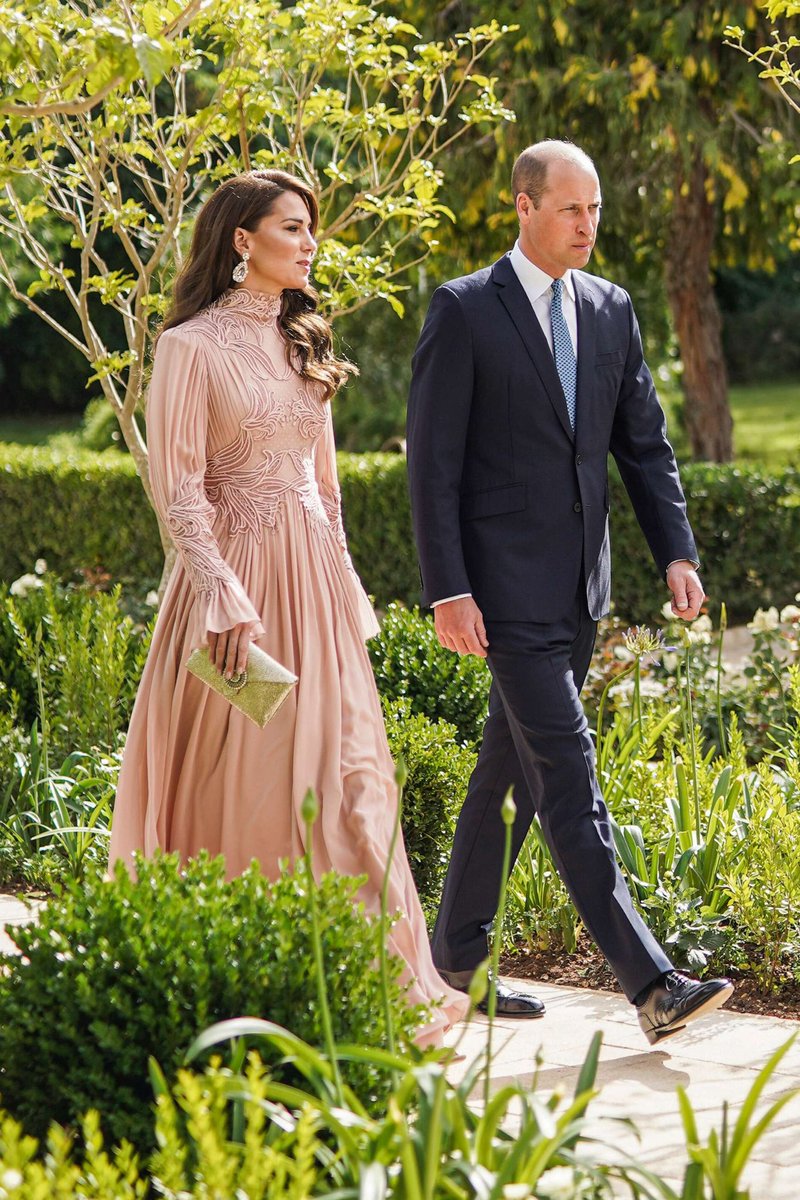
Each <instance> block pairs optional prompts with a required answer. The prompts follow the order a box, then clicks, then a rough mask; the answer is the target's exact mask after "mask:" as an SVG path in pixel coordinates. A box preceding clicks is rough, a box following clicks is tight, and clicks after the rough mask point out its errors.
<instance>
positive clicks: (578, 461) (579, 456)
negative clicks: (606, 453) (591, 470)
mask: <svg viewBox="0 0 800 1200" xmlns="http://www.w3.org/2000/svg"><path fill="white" fill-rule="evenodd" d="M582 462H583V455H582V454H576V455H575V466H576V467H579V466H580V465H581V463H582Z"/></svg>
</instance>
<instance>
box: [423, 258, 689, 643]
mask: <svg viewBox="0 0 800 1200" xmlns="http://www.w3.org/2000/svg"><path fill="white" fill-rule="evenodd" d="M573 279H574V282H575V292H576V301H577V318H578V382H577V416H576V428H575V432H574V433H573V431H572V429H571V427H570V422H569V417H568V415H567V405H566V401H565V399H564V392H563V389H562V387H561V383H560V381H559V378H558V373H557V371H556V367H555V362H554V360H553V355H552V353H551V351H550V347H549V345H548V343H547V339H546V337H545V335H544V333H543V332H542V328H541V326H540V324H539V321H538V319H537V317H536V314H535V313H534V311H533V309H532V307H531V304H530V302H529V300H528V298H527V296H526V294H525V292H524V290H523V288H522V285H521V283H520V282H519V279H518V278H517V275H516V273H515V271H514V268H513V267H512V265H511V262H510V260H509V258H508V256H505V257H503V258H501V259H500V260H499V262H496V263H495V264H494V266H492V267H487V268H485V269H484V270H481V271H476V272H475V274H473V275H467V276H464V277H463V278H461V279H454V280H452V281H451V282H449V283H446V284H444V285H443V286H442V287H440V288H438V289H437V291H436V292H435V293H434V296H433V298H432V300H431V305H430V308H429V310H428V315H427V318H426V320H425V325H424V327H423V329H422V333H421V335H420V339H419V342H418V344H417V348H416V351H415V353H414V360H413V375H412V382H411V395H410V399H409V408H408V471H409V487H410V493H411V507H412V514H413V519H414V531H415V535H416V540H417V547H418V552H419V559H420V573H421V576H422V586H423V600H424V603H426V604H431V603H432V602H433V601H435V600H441V599H444V598H446V597H448V596H455V595H458V594H460V593H464V592H471V593H472V594H473V596H474V597H475V600H476V602H477V604H478V606H479V608H480V609H481V611H482V612H483V615H484V617H485V618H486V619H488V620H494V621H535V622H548V621H555V620H558V619H559V618H560V617H562V616H563V615H564V614H565V612H566V611H568V608H569V606H570V605H571V604H572V603H573V602H574V599H575V597H576V595H577V590H578V588H579V587H580V586H581V580H583V581H584V584H585V587H586V598H587V602H588V606H589V612H590V614H591V616H592V617H593V618H594V619H595V620H596V619H598V618H599V617H601V616H602V615H603V614H604V613H605V612H607V611H608V604H609V595H610V584H611V561H610V547H609V540H608V455H609V453H611V454H613V455H614V458H615V459H616V462H617V465H618V467H619V470H620V474H621V476H622V479H623V482H624V484H625V487H626V488H627V491H628V494H629V496H630V498H631V501H632V503H633V507H634V510H635V512H636V516H637V518H638V520H639V524H640V525H641V527H642V530H643V532H644V534H645V537H646V538H647V541H648V543H649V546H650V549H651V551H652V554H653V557H654V559H655V561H656V564H657V566H658V569H659V571H661V572H662V573H663V572H665V571H666V568H667V566H668V564H669V563H670V562H672V561H673V560H675V559H684V558H687V559H696V558H697V549H696V547H695V543H694V538H693V537H692V531H691V529H690V527H689V523H688V521H687V518H686V503H685V500H684V496H683V491H682V489H681V484H680V479H679V477H678V468H677V465H676V463H675V456H674V453H673V450H672V447H671V446H670V444H669V442H668V441H667V436H666V426H665V422H664V414H663V411H662V409H661V405H660V404H659V402H658V397H657V396H656V391H655V387H654V385H653V380H652V377H651V375H650V372H649V370H648V368H647V365H646V363H645V361H644V357H643V354H642V343H641V337H640V335H639V329H638V325H637V322H636V317H635V315H634V312H633V306H632V304H631V300H630V297H629V296H628V295H627V293H626V292H624V291H623V290H622V289H621V288H619V287H616V286H615V285H614V284H612V283H609V282H607V281H606V280H604V279H599V278H597V277H596V276H593V275H589V274H587V273H586V272H583V271H575V272H573Z"/></svg>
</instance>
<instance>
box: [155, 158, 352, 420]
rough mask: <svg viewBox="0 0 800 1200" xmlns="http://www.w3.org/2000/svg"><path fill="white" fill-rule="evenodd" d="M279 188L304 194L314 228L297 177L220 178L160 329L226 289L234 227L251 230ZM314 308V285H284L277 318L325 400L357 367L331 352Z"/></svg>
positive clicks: (315, 209)
mask: <svg viewBox="0 0 800 1200" xmlns="http://www.w3.org/2000/svg"><path fill="white" fill-rule="evenodd" d="M284 192H295V193H296V194H297V195H298V196H299V197H300V198H301V199H302V200H303V202H304V203H305V206H306V208H307V209H308V214H309V216H310V217H311V232H312V233H316V230H317V224H318V222H319V206H318V204H317V198H316V196H315V195H314V193H313V191H312V190H311V188H310V187H309V186H308V184H307V183H305V182H304V181H303V180H302V179H297V178H296V177H295V176H294V175H289V174H288V173H287V172H286V171H278V170H269V171H266V170H265V171H248V172H247V173H246V174H245V175H236V176H235V177H234V178H233V179H226V180H225V182H224V183H223V184H220V186H219V187H218V188H217V190H216V191H215V192H214V193H213V195H211V196H210V197H209V199H208V200H207V201H206V202H205V204H204V205H203V207H202V208H201V209H200V212H199V213H198V214H197V219H196V221H195V225H194V232H193V234H192V244H191V247H190V249H189V257H188V258H187V260H186V263H185V264H184V266H183V268H182V270H181V271H180V273H179V274H178V276H177V277H176V279H175V283H174V285H173V289H172V304H171V307H170V309H169V311H168V313H167V315H166V317H165V318H164V323H163V325H162V327H161V329H162V331H163V330H165V329H174V327H175V326H176V325H182V324H183V322H184V321H188V320H189V318H190V317H193V316H195V315H196V314H197V313H199V312H201V311H202V310H203V309H204V308H208V306H209V305H210V304H213V302H214V301H215V300H217V299H218V298H219V297H220V296H221V295H222V294H223V292H226V291H228V289H229V288H230V287H231V286H232V281H231V276H232V274H233V268H234V267H235V266H236V264H237V262H238V261H239V255H238V254H237V253H236V251H235V250H234V247H233V235H234V231H235V230H236V229H238V228H242V229H246V230H247V231H248V232H250V233H253V232H255V230H256V228H257V227H258V224H259V222H260V221H261V219H262V217H265V216H266V215H267V214H268V213H269V212H271V211H272V208H273V206H274V204H275V201H276V200H277V199H278V197H279V196H280V195H282V194H283V193H284ZM316 308H317V293H316V292H315V291H314V289H313V288H311V287H306V288H285V289H284V291H283V296H282V304H281V312H280V317H279V318H278V321H279V324H280V327H281V329H282V330H283V332H284V334H285V336H286V338H287V340H288V341H289V343H290V344H291V345H292V346H293V347H294V349H295V351H296V353H297V360H298V366H299V371H300V374H301V375H302V376H303V377H304V378H305V379H314V380H316V381H317V382H319V383H322V384H323V385H324V388H325V399H326V400H330V398H331V396H333V394H334V393H335V392H336V391H337V390H338V388H340V387H341V385H342V384H343V383H344V381H345V379H346V378H347V376H348V375H351V374H355V373H357V368H356V367H355V366H354V365H353V364H352V363H349V362H347V361H346V360H344V359H340V358H337V357H336V355H335V354H334V351H333V337H332V334H331V327H330V325H329V324H328V322H327V321H326V320H325V318H324V317H322V316H320V314H319V313H318V312H317V311H316Z"/></svg>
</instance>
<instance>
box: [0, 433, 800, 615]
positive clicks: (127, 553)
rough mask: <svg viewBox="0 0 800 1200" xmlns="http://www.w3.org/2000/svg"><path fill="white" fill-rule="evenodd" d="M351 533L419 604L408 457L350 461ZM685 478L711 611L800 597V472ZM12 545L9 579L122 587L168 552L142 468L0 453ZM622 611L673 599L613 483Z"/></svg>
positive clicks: (382, 599) (741, 610)
mask: <svg viewBox="0 0 800 1200" xmlns="http://www.w3.org/2000/svg"><path fill="white" fill-rule="evenodd" d="M339 478H340V483H341V488H342V501H343V506H344V517H345V525H346V527H347V534H348V539H349V542H350V549H351V552H352V555H353V559H354V561H355V564H356V567H357V569H358V570H359V572H360V573H361V577H362V579H363V581H364V584H365V587H366V589H367V591H368V592H369V593H370V594H371V595H372V596H374V597H375V599H376V601H377V603H378V604H379V605H380V606H381V607H385V606H386V605H388V604H389V603H391V602H392V601H393V600H400V601H403V602H404V603H406V604H415V603H417V602H418V601H419V593H420V582H419V572H418V569H417V560H416V554H415V551H414V540H413V534H412V530H411V517H410V510H409V504H408V493H407V485H406V467H405V459H404V457H403V456H402V455H399V454H354V455H351V454H340V455H339ZM682 478H683V483H684V488H685V490H686V495H687V501H688V505H689V514H690V517H691V520H692V524H693V526H694V529H695V532H696V535H697V542H698V545H699V546H700V553H701V555H702V559H703V564H702V567H703V582H704V584H705V587H706V591H707V592H708V594H709V596H710V598H711V603H712V605H713V606H717V605H718V604H720V603H721V602H722V601H723V600H724V601H725V603H726V604H727V606H728V613H729V615H730V618H731V620H732V621H733V620H747V619H749V617H750V616H751V615H752V613H753V612H754V611H755V609H756V608H757V607H759V605H767V604H773V603H778V604H780V603H784V602H785V600H786V598H787V597H789V596H793V595H794V594H795V593H796V592H797V591H798V590H800V566H799V565H798V559H797V556H796V555H792V554H790V553H786V554H782V555H778V556H776V554H775V552H774V549H775V547H776V546H783V547H787V548H789V547H793V546H797V545H798V544H800V472H798V471H797V469H795V468H786V469H785V470H783V471H777V472H772V473H768V472H766V471H761V470H759V469H757V468H755V467H742V466H713V465H709V464H705V463H687V464H685V466H684V467H683V469H682ZM0 511H2V513H3V534H4V536H3V543H2V545H1V546H0V579H5V580H7V581H11V580H12V579H16V578H17V577H18V576H19V575H22V574H23V573H24V572H27V571H30V569H31V565H32V564H33V563H34V562H35V560H36V559H37V558H40V557H43V558H45V559H46V560H47V562H48V565H49V566H50V568H51V569H52V570H53V571H55V572H56V573H57V574H58V575H60V576H61V577H62V578H64V579H72V578H73V577H74V574H75V572H76V571H78V570H80V569H83V568H95V567H98V566H100V567H102V568H103V569H104V570H106V571H107V572H108V573H109V574H110V575H111V576H112V578H113V579H115V580H121V581H126V580H127V581H131V580H136V581H140V582H141V581H147V582H148V586H149V584H150V581H153V580H156V579H157V578H158V576H159V574H160V571H161V565H162V557H163V556H162V552H161V544H160V541H159V535H158V528H157V525H156V521H155V518H154V517H153V514H152V512H151V511H150V509H149V507H148V506H147V504H146V503H145V502H144V501H143V499H142V496H141V491H140V487H139V483H138V480H137V478H136V471H135V467H134V464H133V462H132V461H131V459H130V458H129V457H128V456H126V455H120V454H115V453H107V454H103V455H99V456H98V455H92V454H89V453H74V452H73V453H70V454H68V455H63V454H53V453H50V452H48V451H47V450H43V449H35V448H33V449H32V448H20V447H12V446H0ZM611 538H612V547H613V575H614V579H613V587H612V592H613V596H614V605H615V611H616V612H617V613H618V614H621V615H622V616H623V617H624V618H625V619H626V620H627V621H628V622H630V621H634V620H638V621H641V620H648V619H649V620H653V619H654V618H655V617H656V616H657V614H658V613H659V610H660V607H661V604H662V603H663V600H664V595H665V593H664V583H663V580H661V579H659V576H658V573H657V571H656V568H655V566H654V565H653V562H652V559H651V558H650V555H649V553H648V551H647V548H646V546H645V545H644V542H643V540H642V534H641V531H640V530H639V527H638V525H637V524H636V520H635V517H634V515H633V512H632V510H631V507H630V505H629V503H628V500H627V497H626V495H625V491H624V488H623V487H622V484H621V483H620V481H619V479H618V478H616V477H615V476H614V475H613V474H612V478H611Z"/></svg>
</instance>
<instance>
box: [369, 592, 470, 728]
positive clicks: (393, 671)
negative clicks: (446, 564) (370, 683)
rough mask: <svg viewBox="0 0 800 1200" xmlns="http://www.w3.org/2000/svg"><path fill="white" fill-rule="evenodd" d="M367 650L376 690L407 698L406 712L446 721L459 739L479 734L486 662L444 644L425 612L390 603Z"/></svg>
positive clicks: (397, 698)
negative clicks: (455, 730)
mask: <svg viewBox="0 0 800 1200" xmlns="http://www.w3.org/2000/svg"><path fill="white" fill-rule="evenodd" d="M369 656H370V659H371V660H372V669H373V671H374V672H375V679H376V682H377V684H378V691H379V692H380V693H381V695H382V696H384V697H386V698H388V699H391V700H400V699H408V700H409V701H410V704H411V711H412V712H414V713H424V715H425V716H427V717H430V718H431V720H434V721H439V720H441V721H449V722H450V724H451V725H455V727H456V729H457V730H458V736H459V738H460V740H461V741H462V742H472V743H475V742H478V741H479V740H480V738H481V735H482V731H483V723H484V721H485V720H486V710H487V705H488V698H489V687H490V685H491V678H490V676H489V671H488V668H487V666H486V663H485V662H484V661H483V660H482V659H479V658H475V657H474V656H473V655H468V656H465V657H462V656H461V655H459V654H454V653H453V651H452V650H445V648H444V647H443V646H442V645H441V644H440V642H439V639H438V637H437V636H436V630H435V628H434V624H433V620H432V619H431V618H430V617H427V616H424V615H423V614H422V613H421V612H420V611H419V609H418V608H414V609H407V608H404V607H403V605H402V604H390V605H389V608H388V610H387V612H386V615H385V617H384V618H383V621H382V623H381V631H380V633H379V634H378V636H377V637H375V638H373V639H372V641H371V642H370V643H369Z"/></svg>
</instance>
